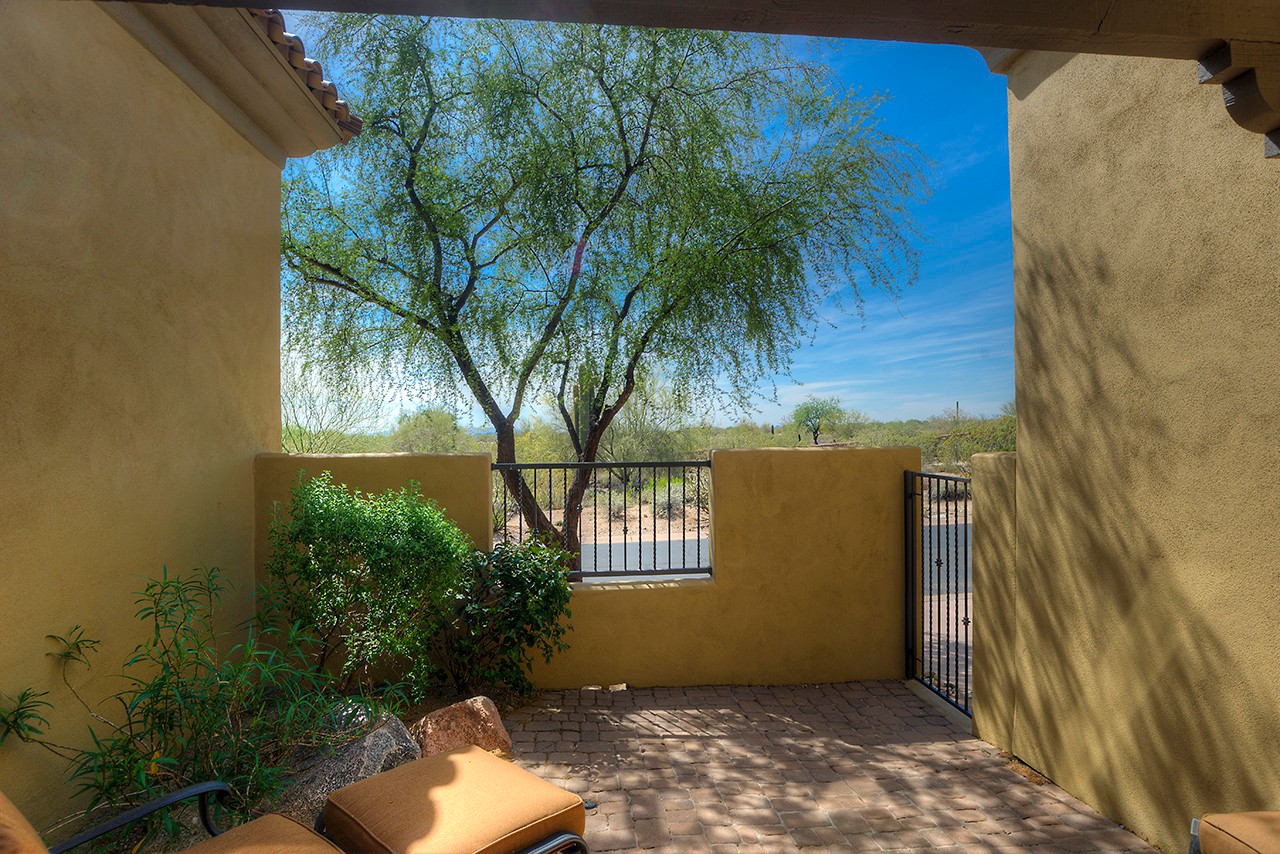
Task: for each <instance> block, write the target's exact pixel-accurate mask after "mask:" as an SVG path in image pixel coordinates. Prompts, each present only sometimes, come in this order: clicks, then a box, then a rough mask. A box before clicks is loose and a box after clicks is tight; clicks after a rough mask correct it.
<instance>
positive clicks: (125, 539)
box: [0, 0, 280, 825]
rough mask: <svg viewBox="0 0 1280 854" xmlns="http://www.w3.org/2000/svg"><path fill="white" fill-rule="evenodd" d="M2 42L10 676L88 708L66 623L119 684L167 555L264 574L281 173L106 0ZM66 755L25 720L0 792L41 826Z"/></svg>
mask: <svg viewBox="0 0 1280 854" xmlns="http://www.w3.org/2000/svg"><path fill="white" fill-rule="evenodd" d="M3 12H4V24H3V29H4V34H5V39H4V50H2V51H0V81H3V82H2V84H0V113H2V114H3V116H4V121H3V122H0V164H3V166H2V167H0V175H2V176H3V178H2V183H3V191H2V192H0V235H2V237H0V305H3V308H0V389H2V390H3V393H2V398H3V403H2V404H0V435H3V436H4V443H5V463H4V467H3V469H4V477H3V478H0V520H3V522H2V523H0V578H2V579H3V584H4V596H3V598H2V602H0V622H2V623H3V626H4V629H3V632H0V692H2V693H5V694H7V695H12V694H14V693H16V692H17V691H18V690H20V689H22V688H24V687H27V686H30V687H34V688H36V689H37V690H42V691H49V692H50V694H49V697H48V698H47V699H48V700H50V701H51V702H53V703H54V706H55V709H54V711H53V712H52V713H51V714H49V715H48V717H49V721H50V725H51V726H50V734H51V735H53V736H54V737H55V738H56V739H57V740H61V741H65V742H72V743H81V742H83V741H84V740H85V739H84V734H85V732H86V731H87V724H88V720H87V718H86V717H85V715H84V714H83V713H82V712H80V711H78V710H77V708H76V706H75V705H74V703H73V701H72V700H71V698H70V697H69V695H68V692H67V691H66V689H65V688H63V687H62V686H61V685H60V684H59V683H58V681H57V679H56V675H55V674H56V670H55V666H54V663H53V661H52V660H51V659H48V658H46V657H45V653H46V652H48V651H50V650H51V649H52V648H53V647H52V646H51V644H50V643H49V642H47V641H46V640H45V635H47V634H65V633H66V632H67V630H69V629H70V628H71V627H72V626H73V625H75V624H80V625H82V626H83V627H84V630H85V633H86V634H87V635H88V636H90V637H95V638H100V639H102V640H103V645H102V648H101V650H100V652H99V654H98V655H97V658H96V660H97V662H98V664H97V666H96V667H95V668H94V670H93V671H91V672H90V674H88V675H86V674H84V673H83V672H79V671H78V672H77V673H76V674H75V676H74V678H73V681H74V682H75V684H76V685H77V686H78V687H80V688H81V690H82V691H83V692H85V693H86V695H87V696H89V697H93V698H98V697H103V696H105V695H106V694H107V693H109V692H113V691H115V690H119V688H120V687H121V683H120V682H119V681H118V680H116V679H113V678H112V677H111V674H114V673H118V672H119V666H120V664H121V663H122V662H123V661H124V659H125V658H126V657H127V655H128V654H129V652H130V651H131V650H132V649H133V647H134V645H135V644H136V643H137V642H138V641H139V640H140V639H141V637H140V632H139V624H138V623H137V622H136V620H135V619H134V616H133V614H134V611H135V610H136V606H135V604H134V600H135V593H136V591H138V590H140V589H141V587H142V586H143V584H144V580H145V579H146V578H148V577H153V576H157V575H159V573H160V571H161V568H162V567H163V566H164V565H166V564H167V565H168V567H169V568H170V569H171V570H174V571H184V570H189V569H191V568H193V567H196V566H200V565H215V564H216V565H218V566H220V567H221V568H222V569H223V570H225V571H226V573H227V574H228V575H229V576H231V578H233V579H234V580H235V581H236V583H237V590H236V591H235V593H234V594H233V595H232V596H230V598H229V599H228V600H227V615H226V616H227V619H228V624H230V623H232V622H233V621H238V620H239V619H241V618H243V617H244V616H246V615H247V614H248V612H249V603H250V601H251V598H250V597H251V595H252V589H253V586H252V583H253V529H254V515H253V457H254V454H255V453H257V452H259V451H264V450H275V449H278V448H279V442H280V410H279V340H280V333H279V228H280V225H279V223H280V215H279V209H280V198H279V192H280V173H279V169H278V168H277V167H275V166H274V165H272V164H271V163H270V162H269V161H268V160H267V159H266V158H264V157H263V156H262V155H261V154H259V153H258V152H257V151H256V150H254V149H253V148H251V147H250V146H249V144H248V143H246V142H245V141H244V139H242V138H241V137H240V136H239V135H238V134H236V133H235V132H234V131H232V130H231V129H230V128H228V127H227V126H226V124H225V123H224V122H223V121H222V120H221V119H219V118H217V117H216V116H215V115H214V114H213V113H212V112H211V111H210V110H209V108H208V107H207V106H206V105H205V104H204V103H203V102H202V101H200V100H199V99H198V98H197V97H195V96H194V95H193V94H192V93H191V91H190V90H189V89H187V88H186V87H185V86H184V85H183V84H181V83H180V82H179V81H178V80H177V79H176V78H175V77H174V76H173V75H172V74H171V73H170V72H169V71H168V70H166V69H165V68H163V67H162V66H160V65H159V64H158V63H157V62H156V61H155V60H154V58H153V57H152V56H151V55H150V54H148V53H147V52H146V51H144V50H143V49H142V48H141V47H140V46H139V45H138V44H137V43H136V42H135V41H134V40H133V39H132V38H131V37H129V36H128V35H126V34H125V33H124V32H123V31H122V30H120V28H119V27H118V26H117V25H116V24H114V23H113V22H112V21H111V20H110V19H109V18H108V17H107V16H106V15H105V14H104V13H103V12H102V11H101V10H100V9H98V8H97V7H96V6H95V5H93V4H90V3H47V2H43V0H10V2H6V3H5V4H4V9H3ZM62 772H63V768H62V766H61V764H60V762H59V761H58V760H57V759H54V758H53V757H51V756H49V755H48V754H47V753H44V752H43V751H40V750H38V749H35V748H30V747H27V746H24V745H21V744H17V743H15V742H14V741H13V740H10V741H8V742H6V743H5V745H4V747H3V748H2V749H0V789H3V790H4V791H5V793H6V794H8V795H10V796H11V797H12V798H13V799H14V801H15V802H16V803H17V804H18V806H19V807H21V808H23V809H25V810H28V811H29V814H30V815H31V817H32V818H33V819H34V820H35V821H36V822H37V824H40V825H44V824H45V823H46V822H47V821H48V820H50V819H52V818H54V817H56V816H59V815H63V814H65V813H66V811H67V809H68V807H67V804H66V801H65V800H64V795H65V793H66V792H67V791H68V789H66V788H62V787H61V780H62Z"/></svg>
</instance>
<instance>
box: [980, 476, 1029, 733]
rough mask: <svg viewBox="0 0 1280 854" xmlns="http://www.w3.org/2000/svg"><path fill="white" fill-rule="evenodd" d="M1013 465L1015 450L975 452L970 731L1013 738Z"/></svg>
mask: <svg viewBox="0 0 1280 854" xmlns="http://www.w3.org/2000/svg"><path fill="white" fill-rule="evenodd" d="M1017 471H1018V455H1017V454H1014V453H1001V454H975V455H974V457H973V514H974V515H973V588H974V591H975V592H976V594H977V595H975V596H974V597H973V672H974V673H976V674H980V676H981V678H979V679H975V680H974V683H973V733H974V735H976V736H978V737H979V738H982V739H985V740H987V741H990V742H992V743H993V744H1004V745H1007V744H1010V743H1011V742H1012V741H1013V721H1014V714H1015V704H1014V700H1015V697H1016V695H1017V684H1018V678H1019V674H1020V672H1021V671H1020V669H1019V667H1018V664H1017V658H1016V656H1015V654H1014V652H1015V649H1016V646H1017V620H1016V614H1017V596H1018V586H1017V575H1016V569H1017V567H1016V558H1017V524H1016V523H1017V484H1016V478H1017Z"/></svg>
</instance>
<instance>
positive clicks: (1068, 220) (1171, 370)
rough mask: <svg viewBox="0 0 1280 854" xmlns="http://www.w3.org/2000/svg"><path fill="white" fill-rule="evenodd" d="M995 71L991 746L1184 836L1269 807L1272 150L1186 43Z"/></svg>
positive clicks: (1272, 775) (1277, 175)
mask: <svg viewBox="0 0 1280 854" xmlns="http://www.w3.org/2000/svg"><path fill="white" fill-rule="evenodd" d="M1009 84H1010V92H1011V97H1010V139H1011V156H1012V176H1013V181H1012V192H1013V221H1014V224H1015V225H1014V241H1015V245H1014V252H1015V277H1016V307H1017V323H1016V354H1017V396H1018V421H1019V424H1018V426H1019V430H1018V463H1017V487H1016V488H1017V545H1016V549H1017V561H1018V566H1017V592H1018V609H1017V625H1016V632H1017V648H1016V655H1017V663H1018V666H1019V667H1021V668H1022V669H1023V670H1022V677H1023V678H1022V681H1021V683H1020V684H1021V688H1020V690H1019V692H1018V695H1017V698H1016V701H1017V712H1016V720H1015V725H1014V732H1013V741H1012V744H1011V745H1006V746H1010V747H1011V748H1012V750H1013V752H1015V753H1016V754H1018V755H1019V756H1021V757H1022V758H1023V759H1025V760H1026V761H1027V762H1029V763H1030V764H1031V765H1032V766H1034V767H1036V768H1038V769H1040V770H1041V771H1043V772H1044V773H1046V774H1047V775H1048V776H1050V777H1051V778H1053V779H1054V780H1055V781H1057V782H1058V783H1060V784H1061V785H1063V786H1064V787H1065V788H1067V789H1068V790H1069V791H1071V792H1074V793H1075V794H1077V795H1079V796H1080V797H1081V798H1083V799H1084V800H1086V801H1088V802H1089V803H1091V804H1094V805H1095V806H1097V807H1098V808H1100V809H1101V810H1102V811H1103V812H1105V813H1106V814H1107V815H1109V816H1111V817H1113V818H1115V819H1118V820H1120V821H1122V822H1123V823H1125V824H1126V825H1129V826H1131V827H1133V828H1134V829H1136V830H1137V831H1138V832H1140V833H1142V834H1144V835H1146V836H1148V837H1150V838H1152V839H1154V840H1155V841H1157V842H1159V843H1160V844H1162V845H1163V846H1165V847H1166V849H1167V850H1170V851H1174V850H1183V849H1185V846H1186V824H1187V821H1188V820H1189V819H1190V818H1191V817H1192V816H1194V815H1197V814H1200V813H1204V812H1206V811H1224V810H1244V809H1259V808H1271V809H1280V653H1278V652H1277V650H1278V649H1280V551H1277V548H1276V541H1277V521H1276V507H1277V500H1276V497H1275V488H1274V486H1273V485H1272V484H1271V480H1272V479H1273V478H1274V476H1275V474H1276V472H1280V442H1277V440H1276V435H1275V430H1276V425H1277V424H1280V393H1278V390H1277V383H1278V380H1277V378H1278V377H1280V345H1278V344H1277V342H1278V341H1280V311H1278V309H1280V272H1278V271H1280V239H1278V238H1277V233H1278V232H1277V228H1276V212H1277V211H1278V210H1280V162H1275V161H1267V160H1264V159H1263V158H1262V157H1261V156H1260V154H1259V148H1260V144H1259V139H1258V137H1257V136H1256V135H1254V134H1251V133H1248V132H1246V131H1244V130H1241V129H1240V128H1238V127H1236V126H1235V125H1233V124H1232V123H1231V121H1230V119H1229V118H1228V117H1227V114H1226V111H1225V110H1224V109H1223V105H1222V99H1221V92H1220V90H1219V89H1218V88H1217V87H1212V86H1206V87H1197V86H1196V85H1195V66H1194V64H1192V63H1189V62H1182V61H1163V60H1130V59H1109V58H1099V57H1070V56H1064V55H1054V54H1031V55H1028V56H1026V57H1024V58H1023V59H1021V60H1019V61H1018V62H1017V63H1016V64H1015V65H1014V66H1013V68H1012V70H1011V71H1010V78H1009ZM981 595H982V591H981V590H979V591H978V592H977V594H976V596H975V598H977V596H981ZM978 678H981V677H980V675H979V677H978Z"/></svg>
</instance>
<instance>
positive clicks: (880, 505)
mask: <svg viewBox="0 0 1280 854" xmlns="http://www.w3.org/2000/svg"><path fill="white" fill-rule="evenodd" d="M919 467H920V452H919V450H918V449H915V448H890V449H879V448H876V449H871V448H813V449H810V448H797V449H777V448H770V449H761V450H731V451H716V452H714V453H713V454H712V456H711V471H712V474H711V483H712V487H711V554H712V558H711V562H712V567H713V570H714V574H713V577H712V578H710V579H702V580H695V581H680V582H668V583H661V582H649V581H626V582H614V583H599V582H591V583H583V584H578V585H575V590H574V597H573V602H572V603H571V605H570V608H571V609H572V611H573V619H572V623H573V632H572V634H571V635H570V636H569V642H570V649H569V650H568V651H567V652H565V653H562V654H561V655H559V656H557V657H556V658H555V659H553V660H552V662H551V663H550V664H548V665H541V666H538V667H537V668H535V671H534V679H535V681H536V682H537V683H538V684H539V685H540V686H542V687H544V688H577V687H581V686H583V685H589V684H599V685H609V684H614V683H619V682H626V683H628V684H632V685H671V686H677V685H699V684H739V685H741V684H757V685H770V684H772V685H785V684H799V683H807V682H840V681H846V680H855V679H901V678H902V677H903V675H904V662H903V658H904V653H903V633H904V632H903V626H904V623H903V620H904V615H903V534H902V472H903V471H904V470H908V469H910V470H917V469H919Z"/></svg>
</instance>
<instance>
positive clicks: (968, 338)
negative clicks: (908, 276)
mask: <svg viewBox="0 0 1280 854" xmlns="http://www.w3.org/2000/svg"><path fill="white" fill-rule="evenodd" d="M290 23H291V24H293V25H294V27H293V28H294V29H295V30H296V31H297V32H298V33H299V34H300V35H302V37H303V39H304V40H305V41H306V42H307V44H308V45H311V44H314V42H315V40H316V39H315V37H316V33H315V32H314V31H313V30H311V29H310V28H309V27H308V26H306V25H305V24H304V23H303V22H301V21H299V20H298V16H294V17H292V18H291V19H290ZM792 45H793V47H794V49H796V51H797V52H799V53H802V54H808V55H810V56H812V57H814V58H821V59H822V60H823V61H825V62H827V63H828V64H829V65H830V66H831V67H832V68H833V69H834V70H835V71H836V73H837V74H838V75H839V77H840V78H841V80H842V81H843V82H844V83H845V85H847V86H849V87H851V88H857V89H860V90H861V91H862V93H863V94H864V95H871V94H883V95H886V96H888V99H887V100H886V101H885V102H884V103H883V104H882V105H881V106H880V108H879V115H880V117H881V121H882V127H883V129H884V130H886V131H887V132H889V133H891V134H894V135H895V136H898V137H901V138H902V139H904V140H906V141H908V142H910V143H912V144H914V145H915V146H916V147H917V148H919V150H920V151H921V153H922V154H924V155H925V156H926V157H927V158H929V160H931V161H932V163H933V173H932V178H933V180H932V184H933V194H932V195H931V196H930V198H929V200H928V201H927V202H926V203H925V204H923V205H922V206H921V207H920V208H919V210H918V211H917V216H916V220H917V223H918V225H919V227H920V232H921V235H922V237H923V242H922V243H921V245H920V250H921V266H920V276H919V280H918V281H917V283H916V285H915V286H914V287H912V288H909V289H907V290H906V291H905V292H904V293H903V294H902V296H901V297H900V298H899V299H898V300H897V301H896V303H895V302H893V301H891V300H889V299H888V298H887V297H886V296H885V295H884V294H882V293H879V292H875V291H873V292H869V293H867V294H865V297H866V307H865V308H866V317H865V323H860V322H859V319H858V318H857V317H856V316H849V315H845V314H841V313H838V312H835V311H832V312H830V313H829V314H828V315H827V322H826V323H824V324H822V325H821V326H820V327H819V328H818V329H817V330H816V333H815V335H814V339H813V342H812V344H807V345H805V346H803V347H802V348H801V349H799V350H797V351H796V352H795V354H794V357H793V363H792V370H791V374H790V376H778V377H775V378H774V384H773V385H769V384H765V385H762V386H760V387H758V389H757V391H758V395H757V401H756V411H755V412H751V413H746V414H745V415H746V417H748V418H750V419H751V420H753V421H761V422H772V423H775V424H781V423H785V422H786V421H787V420H788V416H789V414H790V412H791V410H792V409H793V408H794V407H795V405H796V404H797V403H799V402H800V401H801V400H803V399H804V398H805V397H806V396H808V395H819V396H823V397H826V396H831V395H835V396H837V397H839V398H840V400H841V402H842V404H843V405H844V406H845V407H846V408H852V409H857V410H860V411H862V412H864V413H866V414H867V415H869V416H871V417H872V418H874V419H877V420H897V419H905V418H928V417H929V416H930V415H934V414H938V413H941V412H943V411H944V410H950V409H952V408H953V407H954V406H955V404H956V402H957V401H958V402H959V404H960V406H961V407H962V408H963V409H964V410H965V411H967V412H970V413H973V414H994V413H997V412H998V411H999V410H1000V407H1001V406H1002V405H1003V404H1004V403H1006V402H1007V401H1010V400H1012V399H1013V250H1012V237H1011V227H1010V210H1009V153H1008V107H1007V102H1006V97H1007V96H1006V88H1005V78H1003V77H1000V76H997V75H994V74H992V73H990V72H989V71H988V70H987V67H986V64H985V63H984V62H983V60H982V57H981V56H980V55H979V54H978V53H977V52H976V51H974V50H971V49H968V48H960V47H951V46H945V45H920V44H902V43H897V42H870V41H853V40H843V41H822V42H817V41H814V40H810V39H804V38H796V39H794V40H792ZM327 70H329V72H330V74H331V75H333V76H334V77H335V79H336V80H337V81H338V83H339V88H341V85H342V76H341V74H342V72H341V69H340V68H333V69H327ZM775 394H776V400H773V399H771V398H774V397H775ZM421 405H422V404H421V401H420V400H416V399H413V398H410V397H408V396H404V395H395V396H394V397H393V399H392V401H391V403H390V406H389V411H388V412H387V418H386V426H388V427H389V426H390V425H391V423H393V422H394V419H395V416H396V415H397V414H398V413H399V412H400V411H404V410H414V409H417V408H418V407H419V406H421ZM471 410H472V411H463V412H461V413H460V415H461V417H462V420H463V422H464V423H468V422H469V423H470V424H471V425H472V426H473V427H477V428H487V427H488V422H487V420H486V419H485V418H484V417H483V416H482V415H481V414H480V413H479V410H478V409H476V408H474V407H472V408H471ZM742 416H743V414H742V413H737V412H731V411H725V412H723V413H722V414H721V415H720V416H718V417H717V418H716V420H718V421H724V422H730V421H734V420H737V419H738V418H740V417H742Z"/></svg>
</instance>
